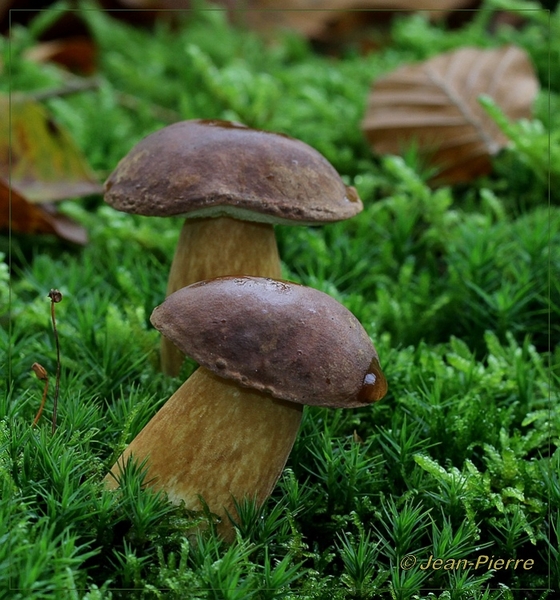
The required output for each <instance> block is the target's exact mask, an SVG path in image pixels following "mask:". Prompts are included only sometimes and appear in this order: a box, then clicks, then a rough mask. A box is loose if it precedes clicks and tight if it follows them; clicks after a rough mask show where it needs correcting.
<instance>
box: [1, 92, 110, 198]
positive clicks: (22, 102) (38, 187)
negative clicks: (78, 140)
mask: <svg viewBox="0 0 560 600" xmlns="http://www.w3.org/2000/svg"><path fill="white" fill-rule="evenodd" d="M0 176H2V177H4V178H5V179H7V178H8V177H9V178H10V182H11V186H12V189H14V190H16V191H17V192H19V193H20V194H22V195H23V196H25V198H27V199H28V200H29V201H31V202H35V203H40V202H52V201H55V200H63V199H65V198H73V197H77V196H85V195H89V194H100V193H102V186H101V185H100V184H99V182H98V181H97V179H96V177H95V174H94V173H93V171H92V170H91V168H90V167H89V165H88V164H87V162H86V160H85V158H84V157H83V156H82V153H81V152H80V150H79V149H78V147H77V146H76V144H75V142H74V141H73V139H72V137H71V136H70V134H69V133H68V132H67V131H66V130H65V129H64V128H63V127H61V126H60V125H58V124H57V123H55V122H54V120H53V119H52V118H51V117H50V115H49V113H48V112H47V110H46V109H45V108H44V107H43V106H42V105H41V104H39V103H38V102H36V101H34V100H32V99H30V98H28V97H25V96H22V95H17V94H12V96H11V101H10V98H9V97H7V96H5V95H1V96H0Z"/></svg>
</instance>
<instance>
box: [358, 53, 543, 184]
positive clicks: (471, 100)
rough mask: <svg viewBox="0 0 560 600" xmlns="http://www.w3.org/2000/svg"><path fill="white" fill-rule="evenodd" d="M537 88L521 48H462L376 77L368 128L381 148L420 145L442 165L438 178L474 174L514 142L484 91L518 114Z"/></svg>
mask: <svg viewBox="0 0 560 600" xmlns="http://www.w3.org/2000/svg"><path fill="white" fill-rule="evenodd" d="M538 89H539V85H538V81H537V78H536V76H535V73H534V70H533V66H532V64H531V62H530V60H529V58H528V56H527V54H526V53H525V52H524V51H523V50H522V49H520V48H517V47H515V46H505V47H503V48H500V49H496V50H480V49H478V48H471V47H467V48H461V49H459V50H455V51H453V52H447V53H445V54H440V55H438V56H435V57H433V58H431V59H430V60H428V61H426V62H423V63H420V64H415V65H406V66H404V67H401V68H399V69H397V70H396V71H394V72H392V73H390V74H389V75H387V76H385V77H382V78H380V79H378V80H377V81H375V82H374V84H373V87H372V91H371V94H370V96H369V102H368V107H367V110H366V115H365V118H364V120H363V122H362V129H363V131H364V133H365V135H366V137H367V139H368V140H369V142H370V144H371V146H372V148H373V150H374V151H375V152H377V153H379V154H402V153H403V152H404V151H406V149H407V147H409V146H410V145H411V144H416V145H417V147H418V153H419V155H420V156H421V157H422V158H423V159H424V161H425V162H426V163H427V164H428V165H430V166H431V167H435V168H436V169H437V175H436V176H435V177H434V179H433V183H457V182H460V181H469V180H471V179H473V178H474V177H477V176H480V175H483V174H486V173H489V172H490V171H491V168H492V164H491V160H490V157H491V156H492V155H495V154H496V153H497V152H499V151H500V150H501V149H502V148H503V147H504V146H506V145H507V143H508V139H507V138H506V137H505V135H504V134H503V133H502V132H501V131H500V129H499V128H498V126H497V125H496V124H495V123H494V121H493V120H492V119H491V118H490V117H489V116H488V115H487V114H486V112H485V111H484V109H483V108H482V107H481V106H480V104H479V102H478V98H479V96H480V95H482V94H485V95H487V96H490V97H491V98H493V99H494V101H495V102H496V103H497V104H498V105H499V106H500V108H501V109H502V111H503V112H504V114H505V115H506V116H507V117H508V118H509V119H511V120H517V119H520V118H529V117H530V116H531V105H532V103H533V100H534V99H535V96H536V94H537V92H538Z"/></svg>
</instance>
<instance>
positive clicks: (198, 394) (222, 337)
mask: <svg viewBox="0 0 560 600" xmlns="http://www.w3.org/2000/svg"><path fill="white" fill-rule="evenodd" d="M151 321H152V323H153V325H154V326H155V327H156V328H157V329H158V330H160V331H161V332H162V334H163V335H164V336H166V337H167V338H168V339H170V340H171V341H172V342H173V343H174V344H176V345H177V346H178V347H179V348H180V349H181V350H182V351H183V352H184V353H185V354H186V355H187V356H190V357H192V358H194V359H195V360H196V361H197V362H198V364H199V365H200V367H199V368H198V369H197V370H196V371H195V372H194V373H193V375H192V376H191V377H190V378H189V379H188V380H187V381H186V382H185V383H184V384H183V385H182V386H181V387H180V388H179V389H178V390H177V391H176V392H175V394H174V395H173V396H172V397H171V398H170V399H169V400H168V401H167V403H166V404H165V405H164V406H163V407H162V408H161V409H160V410H159V412H158V413H157V414H156V415H155V416H154V417H153V418H152V419H151V420H150V421H149V423H148V424H147V425H146V426H145V427H144V429H143V430H142V431H141V432H140V433H139V434H138V436H137V437H136V438H135V439H134V440H133V441H132V442H131V444H130V445H129V446H128V447H127V448H126V450H125V451H124V453H123V454H122V455H121V456H120V457H119V459H118V460H117V462H116V463H115V465H113V467H112V469H111V473H110V474H109V475H108V476H107V477H106V479H105V481H106V483H107V485H109V486H110V487H113V488H114V487H116V486H117V485H118V483H117V477H118V474H119V472H120V471H121V470H122V468H123V466H124V465H125V464H126V463H127V461H128V459H129V457H130V456H131V455H133V456H134V457H135V458H136V460H139V461H143V460H144V459H147V468H148V472H147V479H148V480H149V481H150V485H153V486H155V487H157V488H159V489H163V490H165V491H166V492H167V494H168V497H169V498H170V500H171V501H173V502H176V503H180V502H181V501H184V503H185V506H186V508H188V509H191V510H200V509H201V504H200V500H199V495H200V496H202V497H203V498H204V500H205V501H206V503H207V505H208V507H209V509H210V510H211V511H212V512H213V513H215V514H216V515H218V517H219V518H220V523H219V525H218V531H219V532H220V534H221V535H222V536H223V537H224V538H225V539H226V540H231V539H232V538H233V536H234V529H233V525H232V522H231V519H228V515H231V517H232V519H235V518H236V511H235V502H234V498H236V499H239V500H240V499H242V498H245V497H248V498H254V499H255V501H256V502H257V504H258V505H261V504H262V503H263V502H264V501H265V500H266V498H267V497H268V496H269V495H270V494H271V492H272V489H273V488H274V485H275V484H276V482H277V480H278V478H279V476H280V474H281V472H282V469H283V468H284V465H285V463H286V461H287V459H288V456H289V454H290V451H291V449H292V445H293V443H294V440H295V438H296V435H297V431H298V428H299V425H300V422H301V417H302V405H304V404H306V405H313V406H328V407H332V408H355V407H361V406H366V405H368V404H371V403H372V402H376V401H377V400H380V399H381V398H382V397H383V396H384V395H385V393H386V391H387V382H386V380H385V377H384V375H383V373H382V370H381V368H380V366H379V358H378V355H377V352H376V350H375V348H374V346H373V344H372V342H371V340H370V338H369V337H368V335H367V333H366V331H365V330H364V328H363V327H362V326H361V324H360V322H359V321H358V319H357V318H356V317H355V316H354V315H353V314H352V313H351V312H350V311H349V310H348V309H346V308H345V307H344V306H343V305H342V304H340V303H338V302H337V301H336V300H334V299H333V298H331V297H330V296H328V295H327V294H325V293H323V292H320V291H318V290H315V289H312V288H308V287H305V286H302V285H298V284H294V283H287V282H284V281H277V280H273V279H266V278H261V277H220V278H216V279H213V280H210V281H203V282H199V283H195V284H193V285H190V286H188V287H185V288H183V289H181V290H179V291H177V292H175V293H173V294H171V295H170V296H169V297H168V298H167V299H166V300H165V301H164V302H163V303H162V304H161V305H160V306H158V307H157V308H156V309H155V310H154V311H153V313H152V316H151Z"/></svg>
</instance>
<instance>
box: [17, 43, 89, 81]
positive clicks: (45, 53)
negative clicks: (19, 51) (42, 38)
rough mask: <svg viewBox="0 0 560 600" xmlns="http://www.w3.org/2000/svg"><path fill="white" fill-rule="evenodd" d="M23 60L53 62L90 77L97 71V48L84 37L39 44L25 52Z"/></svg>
mask: <svg viewBox="0 0 560 600" xmlns="http://www.w3.org/2000/svg"><path fill="white" fill-rule="evenodd" d="M24 58H26V59H27V60H31V61H34V62H38V63H44V62H54V63H56V64H58V65H61V66H63V67H65V68H66V69H68V70H69V71H71V72H73V73H80V74H82V75H92V74H93V73H94V72H95V71H96V70H97V64H96V59H97V48H96V46H95V44H94V42H93V41H92V40H91V39H89V38H87V37H85V36H74V37H69V38H64V39H59V40H51V41H49V42H41V43H39V44H37V45H36V46H33V48H30V49H29V50H27V52H25V54H24Z"/></svg>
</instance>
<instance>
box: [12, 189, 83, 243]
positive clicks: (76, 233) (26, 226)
mask: <svg viewBox="0 0 560 600" xmlns="http://www.w3.org/2000/svg"><path fill="white" fill-rule="evenodd" d="M9 228H11V229H12V230H13V231H17V232H19V233H28V234H35V233H50V234H55V235H57V236H58V237H60V238H61V239H64V240H67V241H69V242H73V243H74V244H81V245H85V244H87V241H88V238H87V233H86V230H85V229H84V228H83V227H82V226H81V225H78V224H77V223H75V222H74V221H72V220H71V219H69V218H68V217H65V216H64V215H61V214H58V213H56V211H54V209H52V208H50V209H49V207H48V206H47V205H44V206H38V205H35V204H32V203H31V202H28V201H27V200H26V199H25V198H24V197H23V196H22V195H21V194H19V193H18V192H17V191H15V190H13V189H12V190H11V191H10V187H9V185H8V183H7V181H6V180H5V179H4V178H0V229H4V230H5V229H9Z"/></svg>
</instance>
